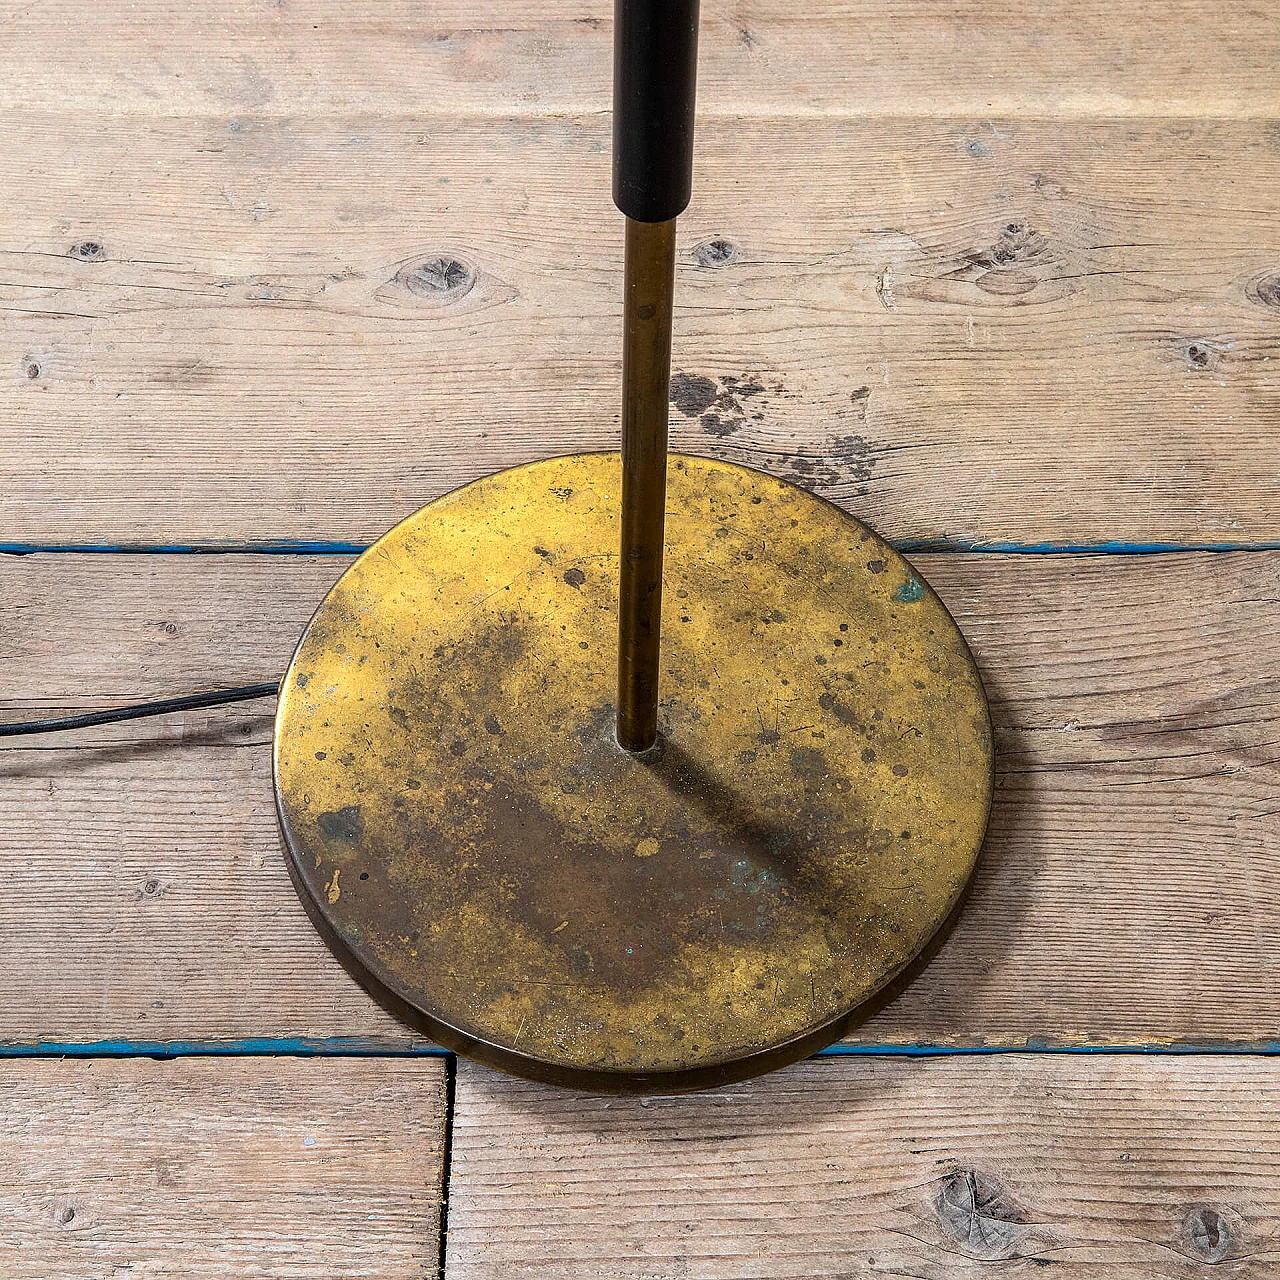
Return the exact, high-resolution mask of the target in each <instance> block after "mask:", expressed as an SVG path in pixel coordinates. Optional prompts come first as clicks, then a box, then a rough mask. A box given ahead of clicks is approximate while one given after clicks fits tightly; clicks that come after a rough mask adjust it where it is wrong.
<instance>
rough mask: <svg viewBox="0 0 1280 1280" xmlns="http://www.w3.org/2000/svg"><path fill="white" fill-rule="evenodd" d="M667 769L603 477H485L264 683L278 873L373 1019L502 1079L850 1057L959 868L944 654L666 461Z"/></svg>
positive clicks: (841, 548)
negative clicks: (633, 678)
mask: <svg viewBox="0 0 1280 1280" xmlns="http://www.w3.org/2000/svg"><path fill="white" fill-rule="evenodd" d="M669 473H670V479H669V492H668V499H667V552H666V567H665V573H664V583H665V588H664V589H665V598H664V607H663V649H662V693H663V698H662V704H661V707H660V712H659V726H660V729H661V733H662V739H661V742H660V745H659V747H658V748H657V749H655V750H654V751H653V752H650V753H647V754H646V755H645V756H630V755H628V754H627V753H626V752H624V751H622V750H621V749H620V748H619V747H618V746H617V744H616V742H615V740H614V736H613V707H614V698H615V679H616V671H615V668H616V656H617V636H616V625H617V624H616V617H617V603H618V601H617V592H618V587H617V577H618V574H617V557H618V550H617V548H618V507H619V485H620V477H621V468H620V462H619V458H618V455H617V454H582V455H577V456H574V457H565V458H553V459H551V460H549V461H546V462H538V463H534V464H532V465H530V466H526V467H518V468H516V469H514V470H511V471H504V472H501V473H499V474H497V475H494V476H490V477H488V478H487V479H484V480H479V481H476V482H475V483H474V484H471V485H468V486H467V487H465V488H463V489H459V490H457V491H456V492H454V493H451V494H449V495H447V496H446V497H443V498H441V499H439V500H438V501H436V502H433V503H431V504H430V505H429V506H426V507H424V508H423V509H422V510H421V511H419V512H418V513H417V514H416V515H413V516H410V517H409V518H408V519H407V520H405V521H404V522H403V523H401V524H399V525H397V526H396V527H395V528H394V529H392V530H391V531H390V532H389V533H388V534H387V535H386V536H385V537H383V538H382V539H381V540H380V541H379V542H377V543H376V544H375V545H374V546H373V547H371V548H370V549H369V550H368V551H366V552H365V553H364V554H363V555H362V556H361V557H360V558H359V559H358V560H357V561H356V562H355V563H354V564H353V565H352V566H351V567H350V568H349V569H348V570H347V571H346V573H345V574H344V575H343V577H342V579H341V580H340V581H339V582H338V584H337V585H336V586H335V587H334V588H333V590H332V591H331V592H330V593H329V595H328V596H327V597H326V599H325V600H324V602H323V604H322V605H321V606H320V608H319V610H318V611H317V612H316V615H315V617H314V618H313V619H312V620H311V623H310V624H309V626H308V627H307V630H306V632H305V634H304V635H303V637H302V640H301V642H300V644H299V645H298V650H297V652H296V654H295V655H294V658H293V662H292V665H291V666H290V668H289V672H288V675H287V677H286V680H285V683H284V685H283V689H282V693H281V697H280V703H279V709H278V713H277V718H276V736H275V777H276V797H277V803H278V805H279V810H280V819H281V824H282V827H283V831H284V836H285V840H286V843H287V846H288V854H289V859H288V860H289V863H290V869H291V871H292V873H293V876H294V880H295V883H296V884H297V887H298V892H299V894H300V895H301V897H302V900H303V902H304V903H305V905H306V906H307V909H308V910H309V912H310V913H311V916H312V918H313V920H314V921H315V922H316V924H317V926H318V927H319V928H320V930H321V932H322V933H323V935H324V936H325V938H326V940H327V941H328V942H329V945H330V946H331V947H332V948H333V949H334V950H335V952H336V953H337V954H338V955H339V956H340V958H341V959H342V960H343V961H344V963H346V965H347V966H348V968H349V969H350V970H351V971H352V973H354V974H355V976H356V977H357V978H358V979H359V980H360V981H361V982H362V983H363V984H364V985H365V986H366V987H367V988H368V989H369V990H370V991H371V992H372V993H373V994H374V995H375V996H377V997H378V998H379V999H381V1000H382V1001H383V1002H384V1003H385V1004H387V1005H388V1007H390V1008H391V1009H392V1010H393V1011H394V1012H396V1013H398V1014H399V1015H401V1016H402V1017H404V1018H405V1019H406V1020H408V1021H410V1022H411V1023H413V1024H414V1025H415V1026H417V1027H419V1028H421V1029H423V1030H425V1031H426V1032H427V1034H429V1035H431V1036H432V1037H434V1038H435V1039H436V1040H438V1041H440V1042H441V1043H443V1044H445V1045H447V1046H449V1047H450V1048H454V1049H457V1050H458V1051H460V1052H462V1053H466V1054H469V1055H471V1056H473V1057H476V1058H479V1059H480V1060H482V1061H484V1062H488V1063H490V1064H491V1065H493V1066H497V1067H500V1068H502V1069H504V1070H509V1071H513V1072H516V1073H518V1074H521V1075H526V1076H531V1077H533V1078H535V1079H541V1080H547V1081H551V1082H553V1083H558V1084H566V1085H571V1086H575V1087H583V1088H592V1089H600V1090H613V1091H647V1090H669V1089H673V1088H693V1087H701V1086H705V1085H709V1084H715V1083H718V1082H723V1081H727V1080H733V1079H740V1078H743V1077H745V1076H748V1075H753V1074H755V1073H757V1072H759V1071H763V1070H767V1069H770V1068H772V1067H775V1066H780V1065H783V1064H784V1063H786V1062H789V1061H793V1060H795V1059H796V1058H799V1057H801V1056H803V1055H805V1054H806V1053H809V1052H811V1051H812V1050H814V1049H815V1048H817V1047H820V1046H821V1045H822V1044H824V1043H828V1042H830V1041H831V1040H833V1039H836V1038H838V1037H839V1036H840V1035H841V1034H842V1033H843V1032H844V1030H845V1028H846V1027H847V1026H848V1025H849V1024H850V1022H851V1020H852V1019H853V1018H854V1016H855V1015H856V1011H857V1009H858V1006H859V1005H861V1004H863V1002H864V1001H866V1000H867V999H868V998H869V997H870V996H872V995H873V994H874V993H875V992H877V991H878V990H880V989H881V988H882V987H884V985H885V984H886V983H888V982H889V981H890V980H891V979H892V978H893V977H895V975H897V974H899V973H900V972H901V971H902V970H903V969H904V968H905V967H906V966H907V965H908V964H909V962H910V961H911V960H912V959H913V958H914V957H915V956H917V955H918V954H919V953H920V951H921V950H922V949H923V948H924V947H925V945H926V943H927V942H928V941H929V939H930V938H931V936H932V935H933V934H934V933H935V931H936V930H937V929H938V927H939V926H940V925H941V924H942V922H943V921H944V920H945V919H946V917H947V915H948V913H949V912H950V911H951V909H952V907H953V906H954V905H955V904H956V902H957V900H958V898H959V896H960V894H961V891H962V890H963V888H964V885H965V882H966V881H967V879H968V877H969V875H970V872H971V871H972V869H973V866H974V863H975V861H976V859H977V856H978V851H979V848H980V846H981V843H982V837H983V833H984V830H985V827H986V822H987V814H988V809H989V805H990V798H991V790H992V750H991V731H990V725H989V721H988V716H987V706H986V699H985V697H984V695H983V690H982V684H981V682H980V680H979V677H978V673H977V670H976V669H975V667H974V664H973V660H972V658H971V657H970V654H969V650H968V648H967V646H966V645H965V642H964V639H963V637H962V636H961V635H960V632H959V631H958V629H957V628H956V625H955V623H954V622H953V621H952V619H951V617H950V615H949V614H948V613H947V611H946V609H945V608H944V607H943V605H942V604H941V602H940V601H939V600H938V598H937V597H936V596H935V595H934V593H933V592H932V590H930V588H929V587H928V585H927V584H926V583H925V581H924V579H923V578H921V576H920V575H919V573H917V572H916V571H915V570H914V569H913V568H912V567H911V565H909V564H908V563H907V561H906V560H904V559H903V558H902V557H901V556H900V555H898V554H897V553H896V552H895V551H894V550H893V549H892V548H891V547H889V546H888V544H887V543H885V542H884V541H882V540H881V539H880V538H879V537H877V536H876V535H875V534H874V533H872V532H871V530H869V529H867V528H865V527H864V526H863V525H861V524H860V523H858V521H856V520H854V519H853V518H852V517H850V516H848V515H846V514H845V513H844V512H842V511H840V510H839V509H838V508H836V507H834V506H832V505H830V504H829V503H827V502H824V501H822V500H821V499H819V498H815V497H814V496H813V495H811V494H809V493H806V492H805V491H803V490H801V489H798V488H795V487H794V486H792V485H789V484H786V483H784V482H782V481H779V480H775V479H773V478H772V477H769V476H766V475H763V474H761V473H759V472H756V471H749V470H746V469H744V468H742V467H737V466H733V465H730V464H728V463H724V462H713V461H709V460H707V459H705V458H694V457H685V456H680V455H673V456H672V457H671V459H670V467H669Z"/></svg>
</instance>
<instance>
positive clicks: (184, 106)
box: [0, 0, 1280, 120]
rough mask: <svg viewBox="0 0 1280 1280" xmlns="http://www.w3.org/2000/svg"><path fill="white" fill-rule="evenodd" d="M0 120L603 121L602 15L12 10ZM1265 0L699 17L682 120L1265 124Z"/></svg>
mask: <svg viewBox="0 0 1280 1280" xmlns="http://www.w3.org/2000/svg"><path fill="white" fill-rule="evenodd" d="M3 23H4V26H3V30H4V47H3V57H2V58H0V68H2V69H3V75H0V106H3V107H4V108H5V109H6V110H10V111H12V110H14V109H21V108H24V107H27V106H39V107H48V108H51V109H54V110H67V111H72V112H84V111H87V110H95V109H97V110H105V111H109V112H112V113H120V112H130V113H142V114H153V113H154V114H157V115H170V114H175V113H180V112H181V113H204V114H208V113H227V112H232V113H234V112H245V111H251V112H254V113H266V114H275V115H281V116H288V115H302V114H316V113H323V112H334V111H339V112H343V111H350V110H353V109H354V110H364V111H378V112H412V113H414V114H423V115H426V114H430V113H432V112H436V111H440V110H442V109H443V110H452V111H457V110H466V111H475V112H485V113H498V112H501V113H513V112H523V113H529V112H538V113H555V112H563V111H604V110H607V109H608V107H609V101H610V99H609V88H610V85H609V74H610V68H611V49H610V41H611V38H612V5H611V4H610V3H609V0H551V2H550V3H536V2H534V0H473V2H468V0H436V2H434V3H431V4H429V5H424V4H414V3H413V2H412V0H394V2H393V3H376V4H375V3H369V2H368V0H364V2H362V3H348V4H343V3H340V2H339V0H307V2H304V3H290V4H272V5H251V6H246V5H243V4H239V3H236V0H204V3H202V4H201V5H200V6H199V7H198V8H186V7H183V6H174V5H171V4H166V3H164V0H137V2H135V3H130V4H128V5H123V4H105V5H91V6H86V5H84V4H80V3H77V2H76V0H51V2H50V3H45V4H41V5H33V4H23V3H17V4H15V5H12V6H11V7H10V8H9V9H8V10H7V11H6V13H5V15H4V18H3ZM1278 60H1280V25H1278V24H1277V22H1276V17H1275V13H1274V11H1273V10H1272V9H1271V8H1270V7H1269V6H1268V5H1266V4H1264V3H1258V2H1256V0H1255V2H1254V3H1243V4H1238V5H1235V6H1233V7H1232V8H1231V9H1230V10H1224V11H1221V12H1216V13H1214V15H1213V17H1212V20H1206V14H1205V11H1204V9H1203V7H1201V6H1199V5H1196V4H1194V3H1192V0H1151V3H1148V4H1144V5H1143V6H1141V7H1140V8H1139V7H1135V6H1118V5H1108V4H1106V3H1105V2H1104V0H1069V2H1068V3H1062V4H1054V5H1051V4H1044V3H1040V2H1039V0H1010V2H1009V3H1007V4H993V3H991V2H990V0H963V2H962V3H956V4H948V5H938V4H931V3H928V0H912V2H910V3H898V4H893V5H885V4H879V3H874V2H873V0H824V2H823V3H820V4H816V5H795V4H790V3H788V2H787V0H751V3H743V0H712V2H709V3H707V4H704V5H703V21H702V48H701V59H700V77H699V78H700V85H699V106H700V108H701V110H702V111H703V112H704V113H717V112H725V111H731V112H734V113H735V114H736V113H739V112H743V111H748V112H750V111H757V112H758V111H766V110H767V111H775V112H776V111H786V112H826V113H830V112H846V113H854V114H869V113H878V114H887V115H898V114H926V115H940V114H963V115H972V116H975V117H977V118H978V119H982V120H985V119H986V118H987V117H989V116H991V115H997V116H1000V115H1009V114H1016V113H1027V112H1030V113H1039V114H1057V115H1063V116H1081V115H1096V114H1100V113H1108V114H1115V115H1130V114H1134V115H1142V114H1146V115H1181V114H1196V115H1203V116H1213V115H1218V116H1226V115H1253V116H1261V117H1265V116H1275V115H1277V114H1280V107H1278V106H1277V104H1278V103H1280V96H1278V94H1277V90H1276V87H1275V84H1274V77H1273V76H1272V75H1271V71H1272V69H1273V67H1274V66H1275V64H1276V62H1277V61H1278Z"/></svg>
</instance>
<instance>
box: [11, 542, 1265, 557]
mask: <svg viewBox="0 0 1280 1280" xmlns="http://www.w3.org/2000/svg"><path fill="white" fill-rule="evenodd" d="M889 542H890V545H891V546H893V547H894V548H895V549H896V550H898V551H902V552H905V553H906V554H908V555H938V554H956V553H962V552H963V553H972V554H978V555H1002V556H1152V555H1168V554H1185V553H1187V552H1192V551H1210V552H1232V551H1280V540H1277V541H1273V542H1115V541H1113V542H997V541H989V540H988V541H976V540H971V539H967V538H891V539H889ZM370 545H372V544H370V543H366V542H342V541H332V542H331V541H325V540H323V539H319V540H315V541H307V540H305V539H293V538H269V539H265V540H264V541H261V542H191V543H180V542H173V543H155V544H154V545H153V544H144V543H109V542H64V543H58V542H48V543H46V542H0V555H6V556H34V555H124V556H134V555H138V556H200V555H204V556H217V555H238V556H239V555H260V556H358V555H359V554H360V553H361V552H363V551H367V550H368V549H369V547H370Z"/></svg>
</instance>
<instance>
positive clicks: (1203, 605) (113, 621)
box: [0, 552, 1280, 1046]
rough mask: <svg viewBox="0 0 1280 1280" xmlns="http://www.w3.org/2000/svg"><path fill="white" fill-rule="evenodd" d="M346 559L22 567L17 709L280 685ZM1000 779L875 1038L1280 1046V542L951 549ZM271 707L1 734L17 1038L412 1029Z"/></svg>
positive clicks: (4, 952) (8, 612)
mask: <svg viewBox="0 0 1280 1280" xmlns="http://www.w3.org/2000/svg"><path fill="white" fill-rule="evenodd" d="M343 563H344V561H342V560H340V559H339V558H336V557H335V558H328V557H326V558H314V559H312V558H305V557H272V556H252V555H246V556H209V557H200V556H132V557H94V556H76V555H68V556H53V555H40V556H32V557H28V558H24V559H18V560H13V559H10V560H7V561H0V573H2V574H3V577H2V578H0V586H2V587H3V589H2V590H0V653H3V655H4V657H5V670H6V694H7V698H6V706H7V714H8V715H10V716H11V717H12V716H17V715H18V714H19V713H22V712H25V713H28V714H30V713H35V712H37V711H45V710H49V711H52V710H54V709H57V708H66V709H70V708H72V707H82V706H100V705H104V704H107V705H109V704H110V703H112V702H118V701H123V700H130V699H133V698H136V697H147V696H159V695H161V694H164V693H172V692H178V691H183V690H187V689H191V688H201V687H210V686H216V685H220V684H239V683H245V682H250V681H257V680H263V679H271V678H272V677H273V676H275V675H276V674H278V673H279V672H280V671H282V669H283V667H284V664H285V662H286V660H287V656H288V654H289V652H290V650H291V648H292V645H293V642H294V638H295V637H296V635H297V634H298V632H299V630H300V628H301V626H302V624H303V622H304V621H305V619H306V618H307V616H308V615H309V614H310V612H311V610H312V608H313V607H314V605H315V603H316V602H317V600H318V599H319V597H320V595H321V594H322V592H323V590H324V589H325V587H326V586H327V585H328V584H329V583H330V582H331V581H332V580H333V579H334V578H336V576H337V574H338V572H339V571H340V569H341V567H342V564H343ZM918 563H919V566H920V567H921V569H922V571H923V572H924V573H925V574H926V575H927V576H928V578H929V579H930V581H931V582H933V583H934V585H935V586H936V587H937V588H938V590H939V591H940V593H941V594H942V596H943V598H944V600H945V601H946V602H947V603H948V605H949V607H950V608H951V609H952V610H953V612H954V613H955V615H956V617H957V619H958V621H959V622H960V625H961V626H962V628H963V629H964V631H965V633H966V635H967V636H968V637H969V640H970V642H971V644H972V646H973V648H974V651H975V653H976V655H977V658H978V661H979V665H980V667H981V669H982V672H983V677H984V680H985V681H986V683H987V687H988V691H989V693H990V695H991V699H992V703H993V711H994V716H995V723H996V728H997V753H998V754H997V759H998V769H999V788H998V792H997V800H996V807H995V813H994V817H993V823H992V828H991V833H990V837H989V840H988V844H987V848H986V851H985V853H984V856H983V861H982V864H981V866H980V870H979V872H978V875H977V877H976V880H975V882H974V887H973V892H972V895H971V898H970V900H969V902H968V903H967V905H966V907H965V909H964V912H963V914H962V916H961V917H960V919H959V922H958V924H957V926H956V928H955V931H954V933H953V934H952V935H951V937H950V938H949V940H948V941H947V942H946V944H945V946H944V947H943V948H942V950H941V952H940V954H939V955H938V956H937V958H936V959H935V960H934V961H933V962H932V964H931V965H930V966H929V967H928V968H927V969H926V970H925V972H924V973H923V974H921V975H920V976H919V977H918V978H917V979H916V980H915V981H914V982H913V983H912V984H911V985H910V987H909V988H908V989H907V990H906V991H905V992H904V993H903V994H902V995H901V996H900V997H899V998H898V999H897V1000H896V1001H894V1002H893V1003H892V1004H891V1005H889V1007H888V1008H886V1009H885V1010H883V1011H882V1012H881V1013H879V1014H878V1015H876V1016H875V1017H874V1018H873V1019H872V1020H871V1021H870V1022H868V1023H867V1024H865V1025H864V1026H863V1027H862V1028H861V1029H860V1030H859V1031H858V1033H857V1038H859V1039H861V1040H863V1041H865V1042H867V1043H903V1042H907V1043H915V1042H932V1043H939V1044H978V1045H982V1044H985V1045H1002V1046H1026V1045H1028V1044H1038V1043H1041V1042H1046V1043H1050V1044H1091V1043H1096V1044H1117V1043H1119V1044H1130V1043H1136V1042H1143V1043H1145V1042H1161V1041H1194V1042H1197V1043H1200V1042H1205V1041H1229V1042H1233V1043H1237V1044H1238V1043H1242V1042H1246V1043H1248V1042H1254V1041H1268V1040H1272V1039H1274V1038H1275V1035H1276V1026H1277V1022H1278V1020H1280V995H1278V993H1280V930H1277V928H1276V921H1277V915H1278V912H1280V872H1277V867H1280V858H1278V857H1277V852H1278V849H1277V845H1278V843H1280V827H1278V820H1277V812H1276V810H1277V806H1276V803H1275V795H1276V791H1277V785H1278V784H1280V777H1278V776H1277V772H1278V770H1277V759H1278V753H1277V751H1276V741H1277V736H1278V735H1277V733H1276V723H1277V719H1278V717H1280V641H1278V640H1277V636H1276V632H1275V628H1274V626H1273V618H1274V614H1275V609H1276V606H1277V603H1278V602H1280V553H1270V552H1255V553H1236V554H1209V553H1202V554H1185V555H1161V556H1137V557H1115V556H1110V557H1108V556H1100V557H1074V556H1073V557H1055V556H994V555H943V556H925V557H920V558H919V561H918ZM268 712H269V704H268V705H267V706H255V707H250V706H245V707H242V708H239V709H227V710H218V711H212V712H204V713H198V714H193V715H190V716H183V717H176V718H174V719H173V720H169V721H164V722H133V723H131V724H127V725H119V726H114V727H111V728H104V729H100V730H96V731H93V732H91V733H85V734H82V735H77V736H76V737H74V738H72V737H63V738H58V739H54V738H43V739H36V740H26V741H23V740H6V741H5V743H4V746H3V749H0V833H3V834H2V835H0V841H2V842H3V849H4V853H3V857H0V877H2V878H3V879H2V883H3V893H0V973H7V974H8V975H9V976H8V979H7V981H6V984H5V987H6V990H7V991H9V992H10V996H9V999H8V1000H6V1001H5V1002H4V1004H3V1006H0V1041H13V1042H21V1043H30V1042H32V1041H38V1040H44V1041H98V1040H104V1039H119V1038H126V1039H127V1038H133V1039H136V1040H147V1041H156V1040H171V1039H180V1040H193V1039H195V1040H199V1039H216V1038H225V1037H235V1038H238V1037H264V1036H265V1037H300V1036H321V1037H324V1036H384V1037H391V1038H395V1037H403V1035H404V1033H403V1031H402V1029H401V1028H399V1026H398V1024H396V1023H395V1022H394V1021H393V1020H392V1019H390V1018H389V1017H387V1016H386V1015H384V1014H382V1013H381V1012H380V1011H379V1010H377V1009H376V1008H375V1007H374V1006H373V1005H372V1003H371V1002H369V1001H368V999H367V998H366V997H365V996H364V995H363V994H362V993H361V992H360V991H359V990H358V989H357V988H356V987H355V986H354V984H352V983H351V982H350V981H349V980H348V979H347V978H346V976H345V975H344V974H343V973H342V971H341V970H340V969H339V968H338V966H337V965H336V963H334V962H333V961H332V960H331V959H330V957H329V955H328V953H327V952H326V951H325V949H324V947H323V946H322V945H321V943H320V942H319V941H318V939H317V938H316V937H315V935H314V933H313V931H312V929H311V926H310V924H309V923H308V921H307V920H306V918H305V916H304V915H303V912H302V909H301V907H300V906H299V905H298V903H297V901H296V899H295V896H294V893H293V890H292V888H291V887H290V884H289V881H288V877H287V875H286V872H285V869H284V864H283V860H282V857H281V852H280V846H279V837H278V834H277V831H276V822H275V814H274V808H273V803H272V797H271V785H270V759H269V752H268V743H269V740H270V719H269V714H268Z"/></svg>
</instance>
